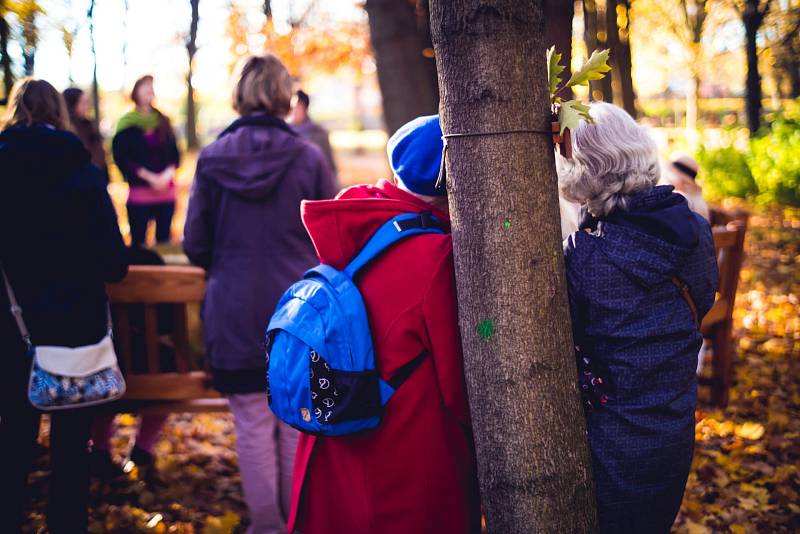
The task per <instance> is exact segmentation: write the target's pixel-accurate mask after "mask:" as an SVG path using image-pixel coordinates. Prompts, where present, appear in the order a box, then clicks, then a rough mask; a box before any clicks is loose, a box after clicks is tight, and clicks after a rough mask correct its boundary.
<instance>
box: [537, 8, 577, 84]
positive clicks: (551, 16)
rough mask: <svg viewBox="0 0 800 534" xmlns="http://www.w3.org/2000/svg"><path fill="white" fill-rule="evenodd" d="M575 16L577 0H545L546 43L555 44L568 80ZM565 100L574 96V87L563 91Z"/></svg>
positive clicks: (546, 44)
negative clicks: (573, 19)
mask: <svg viewBox="0 0 800 534" xmlns="http://www.w3.org/2000/svg"><path fill="white" fill-rule="evenodd" d="M574 16H575V0H544V45H545V48H550V47H551V46H553V45H555V47H556V52H559V53H560V54H561V64H562V65H564V72H563V73H562V76H563V77H564V79H565V80H568V79H569V77H570V76H571V75H572V18H573V17H574ZM562 98H563V99H564V100H570V99H571V98H572V89H567V90H565V91H563V92H562Z"/></svg>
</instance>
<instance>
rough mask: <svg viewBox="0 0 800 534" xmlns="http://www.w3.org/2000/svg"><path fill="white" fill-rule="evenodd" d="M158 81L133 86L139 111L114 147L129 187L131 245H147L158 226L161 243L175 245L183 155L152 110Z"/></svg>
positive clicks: (125, 122) (145, 79)
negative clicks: (172, 235)
mask: <svg viewBox="0 0 800 534" xmlns="http://www.w3.org/2000/svg"><path fill="white" fill-rule="evenodd" d="M154 99H155V92H154V91H153V77H152V76H142V77H141V78H139V79H138V80H136V83H135V84H134V85H133V91H131V100H133V102H134V104H135V105H136V108H135V109H134V110H133V111H130V112H128V113H126V114H125V115H123V116H122V118H121V119H120V120H119V122H118V123H117V131H116V134H115V135H114V140H113V142H112V152H113V154H114V161H115V163H116V164H117V167H119V170H120V171H121V172H122V176H123V177H124V178H125V181H126V182H128V184H129V186H130V192H129V193H128V202H127V208H128V222H129V223H130V229H131V245H132V246H137V245H143V244H144V241H145V234H146V232H147V225H148V223H149V222H150V221H151V220H155V222H156V241H157V242H159V243H163V242H166V241H169V239H170V226H171V224H172V215H173V213H174V212H175V171H176V169H177V167H178V164H179V162H180V154H179V153H178V147H177V145H176V144H175V133H174V132H173V131H172V126H171V125H170V122H169V119H168V118H167V117H166V116H165V115H163V114H162V113H161V112H160V111H158V110H157V109H156V108H155V107H153V100H154Z"/></svg>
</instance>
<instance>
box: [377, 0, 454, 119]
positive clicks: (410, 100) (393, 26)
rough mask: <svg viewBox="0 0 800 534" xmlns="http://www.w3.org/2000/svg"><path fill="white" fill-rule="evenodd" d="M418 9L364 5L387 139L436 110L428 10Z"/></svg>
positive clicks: (402, 4) (389, 1) (384, 1)
mask: <svg viewBox="0 0 800 534" xmlns="http://www.w3.org/2000/svg"><path fill="white" fill-rule="evenodd" d="M420 4H421V5H418V6H415V5H414V3H413V2H409V1H408V0H367V2H366V6H365V7H366V10H367V15H368V17H369V33H370V39H371V41H372V48H373V50H374V52H375V62H376V65H377V68H378V84H379V85H380V88H381V94H382V95H383V115H384V118H385V120H386V129H387V130H388V132H389V134H392V133H394V132H395V131H396V130H397V129H398V128H399V127H400V126H402V125H403V124H404V123H406V122H408V121H409V120H411V119H413V118H415V117H418V116H420V115H431V114H434V113H436V112H437V110H438V109H439V89H438V86H437V81H436V62H435V61H434V59H433V54H432V52H433V48H432V46H431V44H430V36H429V35H430V34H429V28H428V20H427V11H426V10H425V9H424V4H422V3H420Z"/></svg>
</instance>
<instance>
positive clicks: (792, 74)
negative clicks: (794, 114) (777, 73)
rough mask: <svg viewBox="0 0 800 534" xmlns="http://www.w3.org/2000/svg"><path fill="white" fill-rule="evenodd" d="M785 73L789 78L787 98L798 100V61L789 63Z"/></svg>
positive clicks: (799, 61)
mask: <svg viewBox="0 0 800 534" xmlns="http://www.w3.org/2000/svg"><path fill="white" fill-rule="evenodd" d="M786 73H787V74H788V76H789V98H800V60H798V59H796V58H795V59H793V60H791V61H789V62H788V68H787V69H786Z"/></svg>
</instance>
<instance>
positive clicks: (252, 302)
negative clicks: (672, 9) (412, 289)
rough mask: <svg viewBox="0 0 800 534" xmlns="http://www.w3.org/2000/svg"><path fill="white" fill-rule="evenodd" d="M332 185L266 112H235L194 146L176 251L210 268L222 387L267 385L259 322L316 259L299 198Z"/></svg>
mask: <svg viewBox="0 0 800 534" xmlns="http://www.w3.org/2000/svg"><path fill="white" fill-rule="evenodd" d="M336 190H337V185H336V183H335V181H334V178H333V176H332V175H331V172H330V170H329V167H328V165H327V163H326V162H325V159H324V157H323V155H322V153H321V152H320V151H319V149H318V148H317V147H316V146H314V145H312V144H311V143H309V142H308V141H306V140H304V139H303V138H302V137H300V136H299V135H297V134H296V133H295V132H293V131H292V130H291V129H290V128H289V127H288V126H287V125H286V124H285V123H284V122H283V121H281V120H279V119H276V118H273V117H270V116H268V115H265V114H259V115H251V116H248V117H243V118H240V119H239V120H237V121H235V122H234V123H233V124H232V125H231V126H230V127H228V128H227V129H226V130H225V131H224V132H223V133H222V134H221V135H220V137H219V138H218V139H217V140H216V141H215V142H213V143H211V144H210V145H209V146H207V147H206V148H205V149H204V150H203V151H202V152H201V153H200V158H199V160H198V162H197V170H196V173H195V179H194V185H193V187H192V193H191V197H190V199H189V210H188V213H187V216H186V226H185V228H184V241H183V249H184V251H185V252H186V255H187V256H188V257H189V259H190V260H191V261H192V263H194V264H196V265H200V266H201V267H203V268H205V269H206V270H207V271H208V288H207V290H206V298H205V302H204V304H203V314H202V316H203V329H204V333H205V339H206V348H207V358H208V362H209V365H210V367H211V369H212V371H213V377H214V383H215V386H216V387H217V388H218V389H220V390H221V391H222V392H224V393H246V392H251V391H264V390H265V389H266V373H265V368H266V362H265V359H264V329H265V327H266V325H267V322H268V321H269V318H270V316H271V315H272V312H273V311H274V310H275V306H276V305H277V303H278V299H279V298H280V296H281V294H282V293H283V292H284V291H285V290H286V289H287V288H288V287H289V286H290V285H291V284H292V283H294V282H295V281H297V280H298V279H300V278H301V277H302V275H303V273H304V272H305V271H306V270H307V269H309V268H311V267H313V266H314V265H316V264H317V256H316V254H315V252H314V247H313V245H312V244H311V241H310V239H309V237H308V234H307V233H306V230H305V228H304V226H303V223H302V221H301V220H300V201H301V200H304V199H308V200H323V199H328V198H331V197H333V196H334V195H335V194H336Z"/></svg>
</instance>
